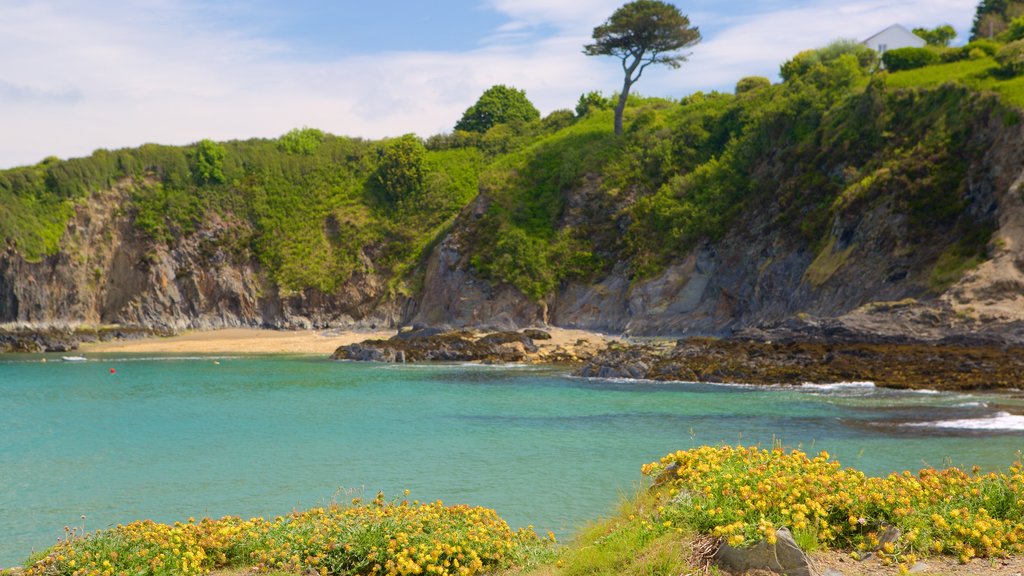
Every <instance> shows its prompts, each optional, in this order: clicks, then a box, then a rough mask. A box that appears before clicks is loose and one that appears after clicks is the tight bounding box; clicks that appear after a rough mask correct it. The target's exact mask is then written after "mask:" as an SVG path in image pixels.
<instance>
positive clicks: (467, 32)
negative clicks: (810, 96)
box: [0, 0, 976, 168]
mask: <svg viewBox="0 0 1024 576" xmlns="http://www.w3.org/2000/svg"><path fill="white" fill-rule="evenodd" d="M620 4H621V1H617V0H434V1H432V2H423V1H397V0H392V1H377V2H366V1H354V0H335V1H327V0H292V1H288V2H285V1H277V0H250V1H242V0H210V1H199V0H135V1H127V0H106V1H99V0H0V125H2V126H4V129H3V132H2V134H3V137H2V138H0V168H2V167H10V166H15V165H21V164H30V163H34V162H37V161H39V160H41V159H42V158H44V157H46V156H49V155H56V156H60V157H72V156H83V155H88V154H89V153H91V152H92V151H93V150H94V149H96V148H118V147H124V146H138V145H140V144H143V143H146V142H158V143H165V144H187V143H190V142H195V141H197V140H200V139H202V138H214V139H235V138H238V139H244V138H251V137H276V136H278V135H280V134H282V133H284V132H286V131H288V130H289V129H291V128H294V127H300V126H312V127H317V128H321V129H323V130H326V131H329V132H332V133H335V134H345V135H351V136H363V137H369V138H379V137H385V136H396V135H400V134H403V133H407V132H415V133H417V134H419V135H421V136H429V135H430V134H435V133H438V132H445V131H448V130H450V129H451V126H452V125H453V124H454V123H455V122H456V120H458V118H459V116H460V115H461V114H462V112H463V111H464V110H465V109H466V108H467V107H468V106H470V105H471V104H472V103H473V102H474V101H475V100H476V98H477V97H478V96H479V95H480V94H481V93H482V92H483V91H484V90H485V89H486V88H488V87H489V86H492V85H494V84H499V83H501V84H508V85H512V86H515V87H517V88H522V89H525V90H526V92H527V95H528V96H529V98H530V99H531V100H532V101H533V102H534V103H535V104H536V105H537V106H538V108H540V109H541V111H542V113H548V112H551V111H552V110H555V109H559V108H572V107H573V106H574V105H575V102H576V99H577V98H578V97H579V95H580V94H581V93H583V92H587V91H590V90H601V91H603V92H605V93H606V94H611V93H613V92H615V91H616V90H617V89H618V87H619V85H620V84H621V77H620V73H621V72H620V69H619V67H618V62H617V61H616V60H614V59H611V58H592V57H591V58H588V57H586V56H584V55H583V54H582V53H581V48H582V45H583V44H584V43H586V42H587V41H589V39H590V33H591V31H592V30H593V28H594V26H596V25H598V24H600V23H601V22H602V21H604V20H605V19H606V18H607V17H608V16H609V15H610V14H611V13H612V12H613V11H614V9H615V8H616V7H618V6H619V5H620ZM676 5H677V6H679V7H680V9H681V10H682V11H683V13H685V14H688V15H689V17H690V19H691V21H692V22H693V24H694V25H696V26H698V27H699V28H700V29H701V32H702V33H703V36H704V40H703V41H702V42H701V44H699V45H698V46H697V47H695V48H694V50H693V51H692V54H691V57H690V61H689V62H688V63H686V64H684V66H683V67H682V68H681V69H680V70H675V71H673V70H670V69H651V70H649V71H648V72H647V73H645V75H644V78H643V79H642V80H641V81H640V83H639V84H637V86H636V90H637V91H639V92H641V93H643V94H648V95H655V96H666V97H672V98H679V97H682V96H685V95H687V94H690V93H692V92H694V91H697V90H705V91H708V90H731V88H732V86H733V85H734V84H735V82H736V80H738V79H739V78H741V77H743V76H748V75H755V74H756V75H764V76H769V77H772V78H774V77H775V75H776V72H777V70H778V66H779V64H781V63H782V62H783V61H785V60H786V59H787V58H788V57H790V56H792V55H793V54H794V53H796V52H798V51H799V50H803V49H807V48H814V47H818V46H821V45H824V44H826V43H827V42H829V41H830V40H833V39H836V38H856V39H863V38H866V37H868V36H870V35H871V34H873V33H875V32H877V31H879V30H881V29H882V28H884V27H886V26H888V25H890V24H892V23H896V22H898V23H902V24H904V25H906V26H907V27H914V26H935V25H938V24H942V23H949V24H952V25H953V26H954V27H956V28H957V29H958V30H959V31H960V32H961V33H965V32H966V31H967V29H968V28H969V26H970V22H971V19H972V17H973V13H974V8H975V6H976V1H975V0H908V1H904V2H900V1H894V0H804V1H798V2H783V1H780V0H734V1H733V2H728V3H727V2H721V1H720V0H719V1H714V0H695V1H691V2H676Z"/></svg>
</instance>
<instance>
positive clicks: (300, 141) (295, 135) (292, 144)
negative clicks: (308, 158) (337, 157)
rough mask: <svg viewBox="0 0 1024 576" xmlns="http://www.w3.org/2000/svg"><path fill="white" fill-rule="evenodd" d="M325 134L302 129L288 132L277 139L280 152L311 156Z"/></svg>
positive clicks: (305, 128)
mask: <svg viewBox="0 0 1024 576" xmlns="http://www.w3.org/2000/svg"><path fill="white" fill-rule="evenodd" d="M325 136H326V134H324V133H323V131H321V130H317V129H316V128H309V127H306V126H304V127H302V128H294V129H292V130H289V131H288V133H287V134H285V135H284V136H281V138H280V139H279V142H280V145H281V150H284V151H285V152H288V153H289V154H306V155H309V154H312V153H314V152H316V149H317V148H319V147H320V144H321V143H322V142H323V141H324V137H325Z"/></svg>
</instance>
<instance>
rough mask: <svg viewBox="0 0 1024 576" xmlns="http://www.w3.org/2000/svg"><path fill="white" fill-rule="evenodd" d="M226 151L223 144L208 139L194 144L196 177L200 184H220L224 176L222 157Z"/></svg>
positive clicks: (226, 153)
mask: <svg viewBox="0 0 1024 576" xmlns="http://www.w3.org/2000/svg"><path fill="white" fill-rule="evenodd" d="M227 155H228V151H227V150H226V149H225V148H224V146H222V145H220V144H218V143H216V142H214V141H213V140H210V139H208V138H207V139H205V140H200V141H199V143H198V144H196V151H195V160H196V178H197V179H198V180H199V183H200V184H220V183H223V182H224V180H225V178H224V158H225V157H227Z"/></svg>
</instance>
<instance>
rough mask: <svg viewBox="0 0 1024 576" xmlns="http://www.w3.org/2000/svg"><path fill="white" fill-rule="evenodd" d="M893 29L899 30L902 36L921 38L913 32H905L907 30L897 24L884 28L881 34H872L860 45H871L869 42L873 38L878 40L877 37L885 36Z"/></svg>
mask: <svg viewBox="0 0 1024 576" xmlns="http://www.w3.org/2000/svg"><path fill="white" fill-rule="evenodd" d="M893 29H896V30H899V31H900V32H903V33H904V34H909V35H910V36H913V37H915V38H921V37H920V36H918V35H917V34H914V33H913V32H911V31H910V30H907V29H906V28H904V27H903V26H901V25H899V24H893V25H892V26H889V27H888V28H886V29H885V30H882V31H881V32H878V33H876V34H873V35H871V36H870V37H868V38H867V39H866V40H864V41H863V42H861V44H870V43H871V41H872V40H874V39H875V38H878V37H879V36H881V35H882V34H885V33H886V32H888V31H889V30H893ZM921 39H922V40H924V39H923V38H921Z"/></svg>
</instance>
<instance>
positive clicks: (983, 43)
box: [965, 38, 1002, 56]
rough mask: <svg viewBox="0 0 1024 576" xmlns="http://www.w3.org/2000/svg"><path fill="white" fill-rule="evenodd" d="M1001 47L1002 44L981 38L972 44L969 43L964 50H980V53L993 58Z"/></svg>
mask: <svg viewBox="0 0 1024 576" xmlns="http://www.w3.org/2000/svg"><path fill="white" fill-rule="evenodd" d="M1001 47H1002V44H1000V43H999V42H996V41H995V40H990V39H988V38H981V39H979V40H975V41H974V42H971V43H970V44H968V45H967V46H965V48H969V49H971V50H974V49H978V50H981V51H982V52H984V53H985V54H987V55H989V56H995V55H996V52H999V49H1000V48H1001Z"/></svg>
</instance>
